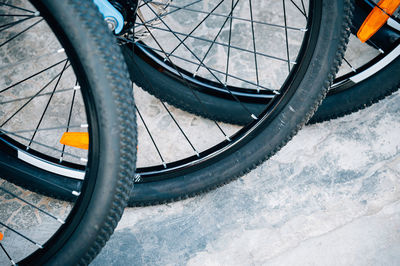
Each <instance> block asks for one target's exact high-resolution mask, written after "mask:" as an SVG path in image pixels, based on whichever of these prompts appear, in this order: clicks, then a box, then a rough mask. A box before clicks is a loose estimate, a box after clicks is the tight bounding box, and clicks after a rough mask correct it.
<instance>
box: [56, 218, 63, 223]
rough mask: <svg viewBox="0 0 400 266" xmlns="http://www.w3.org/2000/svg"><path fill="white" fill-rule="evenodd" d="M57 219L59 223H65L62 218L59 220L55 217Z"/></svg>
mask: <svg viewBox="0 0 400 266" xmlns="http://www.w3.org/2000/svg"><path fill="white" fill-rule="evenodd" d="M57 221H58V222H59V223H61V224H65V222H64V221H63V220H61V219H60V218H57Z"/></svg>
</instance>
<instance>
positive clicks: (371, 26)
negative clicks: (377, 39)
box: [357, 0, 400, 42]
mask: <svg viewBox="0 0 400 266" xmlns="http://www.w3.org/2000/svg"><path fill="white" fill-rule="evenodd" d="M399 5H400V0H381V1H379V3H378V6H375V7H374V8H373V9H372V11H371V13H369V15H368V17H367V18H366V19H365V20H364V22H363V24H362V25H361V27H360V29H359V30H358V32H357V37H358V38H359V39H360V40H361V42H366V41H368V39H369V38H371V37H372V36H373V35H374V34H375V33H376V32H377V31H378V30H379V29H380V28H381V27H382V26H383V25H384V24H385V23H386V21H387V20H388V19H389V16H390V15H392V14H393V13H394V11H396V9H397V7H398V6H399Z"/></svg>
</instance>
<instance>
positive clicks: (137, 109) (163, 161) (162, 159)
mask: <svg viewBox="0 0 400 266" xmlns="http://www.w3.org/2000/svg"><path fill="white" fill-rule="evenodd" d="M135 109H136V111H137V112H138V114H139V117H140V120H141V121H142V123H143V125H144V128H145V129H146V131H147V134H148V135H149V137H150V139H151V142H152V143H153V146H154V148H156V150H157V153H158V156H159V157H160V159H161V163H162V165H163V166H164V168H167V164H166V163H165V160H164V158H163V156H162V155H161V152H160V149H159V148H158V146H157V144H156V142H155V140H154V138H153V135H152V134H151V133H150V130H149V128H148V127H147V124H146V122H145V121H144V119H143V116H142V114H141V113H140V111H139V108H137V106H136V105H135Z"/></svg>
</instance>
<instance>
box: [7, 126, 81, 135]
mask: <svg viewBox="0 0 400 266" xmlns="http://www.w3.org/2000/svg"><path fill="white" fill-rule="evenodd" d="M69 128H87V125H86V124H81V125H72V126H71V125H66V126H60V127H48V128H39V129H26V130H18V131H8V133H13V134H21V133H29V132H34V131H50V130H59V129H64V130H67V129H69ZM0 135H4V133H1V132H0Z"/></svg>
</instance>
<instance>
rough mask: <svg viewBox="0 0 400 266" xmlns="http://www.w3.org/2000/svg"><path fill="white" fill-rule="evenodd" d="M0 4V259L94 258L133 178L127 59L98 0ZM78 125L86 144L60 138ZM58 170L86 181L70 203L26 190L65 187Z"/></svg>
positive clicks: (70, 261) (65, 261)
mask: <svg viewBox="0 0 400 266" xmlns="http://www.w3.org/2000/svg"><path fill="white" fill-rule="evenodd" d="M0 10H1V11H0V13H1V14H2V15H0V20H1V21H2V23H1V25H2V28H1V29H0V58H1V59H2V60H1V63H0V68H1V69H2V71H1V76H0V84H1V89H0V99H1V100H0V102H1V103H0V121H1V124H0V143H1V149H0V178H1V179H0V198H1V202H0V210H1V211H0V213H1V214H0V248H1V249H0V260H1V263H0V264H1V265H7V264H9V265H10V264H13V265H15V263H17V264H18V265H76V264H88V263H89V262H90V261H91V260H92V259H93V258H94V257H95V256H96V254H97V253H98V252H99V251H100V249H101V248H102V247H103V246H104V244H105V242H106V241H107V240H108V238H109V237H110V235H111V233H112V232H113V230H114V228H115V226H116V224H117V222H118V220H119V219H120V217H121V215H122V212H123V209H124V207H125V206H126V201H127V199H128V197H129V192H130V190H131V186H132V182H131V177H132V175H133V171H134V163H135V152H136V149H135V148H134V147H135V141H136V131H135V130H136V127H135V119H134V111H133V107H132V106H133V96H132V90H131V88H130V84H129V81H128V78H129V77H128V73H127V69H126V66H125V65H124V64H123V62H122V61H123V57H122V55H121V53H120V50H119V48H118V46H117V45H116V43H115V40H114V38H113V36H112V35H111V34H110V33H109V30H108V28H107V27H106V25H105V23H104V21H103V19H102V17H101V15H100V14H99V12H98V11H97V9H96V7H95V6H94V4H93V3H92V2H91V1H78V0H66V1H56V0H32V1H30V2H29V1H7V2H3V3H0ZM3 15H4V16H3ZM46 89H47V90H46ZM73 99H80V101H77V102H76V103H75V104H74V105H73V106H71V101H72V102H73ZM80 125H84V126H80ZM77 129H79V130H80V132H79V133H83V135H84V136H87V137H88V138H87V141H88V146H87V150H81V149H76V148H73V147H66V146H65V145H62V144H61V143H60V142H59V141H60V137H61V136H62V134H63V133H68V132H71V131H74V130H77ZM56 173H58V174H60V175H64V176H68V177H69V178H70V179H71V180H79V182H80V185H79V186H78V187H75V188H74V189H73V190H72V191H70V195H69V197H70V199H71V200H72V203H67V202H61V201H58V200H55V199H51V198H45V197H42V196H39V195H37V194H35V193H32V192H30V191H29V190H27V189H26V188H27V187H28V188H33V189H40V186H39V187H38V186H35V184H37V183H35V182H36V181H35V180H42V182H43V181H44V180H45V178H46V177H49V179H47V180H45V181H46V183H45V184H47V186H51V187H54V188H60V187H62V185H61V184H57V183H56V182H55V181H54V180H53V179H51V177H52V176H54V175H55V174H56ZM5 180H7V181H5ZM10 182H12V183H15V184H19V185H22V186H23V188H22V187H18V186H15V185H13V184H11V183H10ZM56 191H57V190H55V191H53V192H54V193H56Z"/></svg>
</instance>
